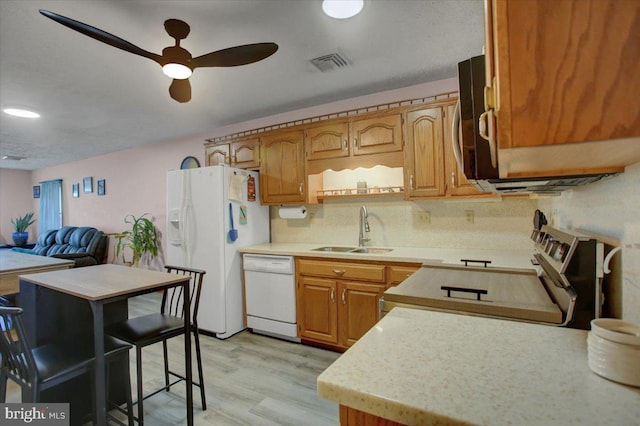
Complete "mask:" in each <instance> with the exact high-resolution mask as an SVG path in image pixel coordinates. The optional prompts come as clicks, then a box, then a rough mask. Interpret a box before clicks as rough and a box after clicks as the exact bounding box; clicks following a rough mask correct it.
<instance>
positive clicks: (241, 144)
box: [231, 138, 260, 169]
mask: <svg viewBox="0 0 640 426" xmlns="http://www.w3.org/2000/svg"><path fill="white" fill-rule="evenodd" d="M231 161H232V163H231V164H232V165H233V167H238V168H240V169H257V168H258V167H260V139H259V138H251V139H242V140H239V141H236V142H233V143H231Z"/></svg>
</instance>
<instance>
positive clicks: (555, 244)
mask: <svg viewBox="0 0 640 426" xmlns="http://www.w3.org/2000/svg"><path fill="white" fill-rule="evenodd" d="M559 245H560V242H559V241H552V242H551V243H550V244H549V245H548V246H547V254H548V255H549V256H552V257H553V255H554V253H555V252H556V250H557V248H558V246H559Z"/></svg>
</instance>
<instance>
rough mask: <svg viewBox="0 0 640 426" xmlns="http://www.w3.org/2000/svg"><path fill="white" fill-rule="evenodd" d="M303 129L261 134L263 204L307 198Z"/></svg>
mask: <svg viewBox="0 0 640 426" xmlns="http://www.w3.org/2000/svg"><path fill="white" fill-rule="evenodd" d="M302 136H303V135H302V131H296V132H277V133H274V134H271V135H268V136H264V137H263V138H262V143H261V156H260V158H261V163H262V164H261V169H260V187H261V189H262V193H261V198H262V203H263V204H292V203H304V202H305V199H306V198H305V185H304V179H305V175H304V157H303V151H304V149H303V140H302Z"/></svg>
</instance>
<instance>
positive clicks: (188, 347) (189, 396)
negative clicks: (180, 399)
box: [184, 280, 193, 426]
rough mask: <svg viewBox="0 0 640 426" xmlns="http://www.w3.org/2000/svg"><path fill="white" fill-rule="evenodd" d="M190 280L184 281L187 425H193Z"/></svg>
mask: <svg viewBox="0 0 640 426" xmlns="http://www.w3.org/2000/svg"><path fill="white" fill-rule="evenodd" d="M189 283H190V280H187V281H186V282H185V283H184V294H185V297H184V336H185V337H184V357H185V360H184V362H185V373H186V376H187V380H186V381H185V383H186V385H187V425H189V426H193V373H192V371H191V370H192V368H191V301H190V300H189V299H191V298H190V297H189V294H191V293H190V289H189V287H190V286H189Z"/></svg>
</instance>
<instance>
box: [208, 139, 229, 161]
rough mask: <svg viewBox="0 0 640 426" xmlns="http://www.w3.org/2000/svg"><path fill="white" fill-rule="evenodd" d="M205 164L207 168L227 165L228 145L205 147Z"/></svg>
mask: <svg viewBox="0 0 640 426" xmlns="http://www.w3.org/2000/svg"><path fill="white" fill-rule="evenodd" d="M205 164H206V165H207V166H217V165H218V164H229V144H228V143H225V144H220V145H210V146H207V147H206V148H205Z"/></svg>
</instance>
